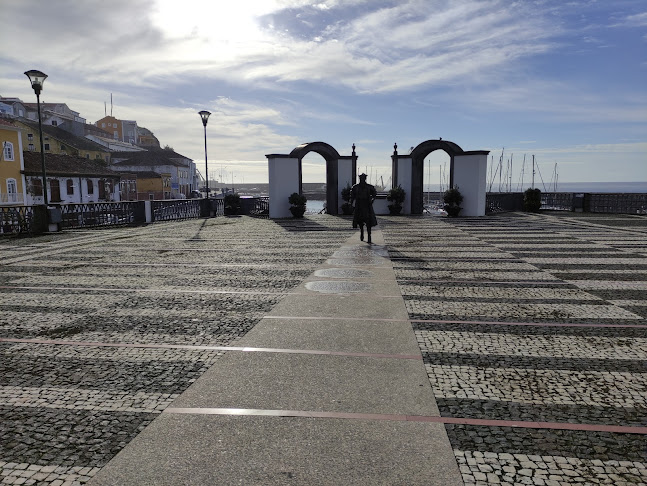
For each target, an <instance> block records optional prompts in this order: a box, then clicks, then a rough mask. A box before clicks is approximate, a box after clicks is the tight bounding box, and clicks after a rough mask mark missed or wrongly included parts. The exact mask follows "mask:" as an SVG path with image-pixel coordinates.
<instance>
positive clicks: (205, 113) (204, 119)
mask: <svg viewBox="0 0 647 486" xmlns="http://www.w3.org/2000/svg"><path fill="white" fill-rule="evenodd" d="M198 115H200V118H202V124H203V125H204V126H205V127H206V126H207V121H208V120H209V115H211V113H209V112H208V111H206V110H202V111H201V112H199V113H198Z"/></svg>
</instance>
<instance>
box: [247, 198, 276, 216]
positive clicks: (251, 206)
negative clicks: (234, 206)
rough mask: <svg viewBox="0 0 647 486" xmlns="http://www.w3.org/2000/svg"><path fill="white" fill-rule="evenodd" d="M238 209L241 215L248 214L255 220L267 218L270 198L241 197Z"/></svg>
mask: <svg viewBox="0 0 647 486" xmlns="http://www.w3.org/2000/svg"><path fill="white" fill-rule="evenodd" d="M240 209H241V213H242V214H248V215H249V216H254V217H257V218H263V217H266V218H269V215H270V198H269V197H267V196H260V197H249V198H246V197H243V198H241V199H240Z"/></svg>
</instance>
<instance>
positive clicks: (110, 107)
mask: <svg viewBox="0 0 647 486" xmlns="http://www.w3.org/2000/svg"><path fill="white" fill-rule="evenodd" d="M110 116H112V93H110Z"/></svg>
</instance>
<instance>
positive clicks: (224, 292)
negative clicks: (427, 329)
mask: <svg viewBox="0 0 647 486" xmlns="http://www.w3.org/2000/svg"><path fill="white" fill-rule="evenodd" d="M0 289H4V290H66V291H76V292H143V293H145V292H149V293H152V292H164V293H176V294H217V295H232V294H234V295H241V294H242V295H279V296H284V295H288V294H290V295H313V292H317V291H308V292H292V291H291V290H290V289H286V290H283V291H280V292H260V291H256V290H255V291H250V290H200V289H199V290H184V289H135V288H132V289H117V288H105V287H47V286H10V285H0ZM354 293H357V294H361V295H362V296H363V297H364V298H366V297H367V295H366V293H361V292H318V293H317V294H316V295H321V296H322V297H327V296H333V297H337V296H339V295H342V294H343V295H348V294H354ZM370 297H373V296H370ZM374 298H378V299H401V298H402V296H401V295H376V296H374Z"/></svg>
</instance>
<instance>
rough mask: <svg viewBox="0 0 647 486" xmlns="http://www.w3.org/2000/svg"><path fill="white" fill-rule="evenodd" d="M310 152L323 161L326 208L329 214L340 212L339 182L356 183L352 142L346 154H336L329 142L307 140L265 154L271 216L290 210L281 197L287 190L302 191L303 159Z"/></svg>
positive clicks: (279, 215)
mask: <svg viewBox="0 0 647 486" xmlns="http://www.w3.org/2000/svg"><path fill="white" fill-rule="evenodd" d="M310 152H315V153H317V154H319V155H321V156H322V157H323V158H324V159H325V161H326V208H327V212H328V214H339V204H340V192H341V189H342V188H343V187H340V185H343V186H345V185H346V183H350V184H351V185H352V184H354V183H355V172H356V167H357V155H356V153H355V145H354V144H353V152H352V154H351V155H349V156H345V155H339V152H337V150H336V149H335V148H334V147H333V146H332V145H329V144H327V143H325V142H309V143H303V144H301V145H299V146H297V147H295V148H294V149H293V150H292V151H291V152H290V153H289V154H287V155H281V154H270V155H266V157H267V158H268V164H269V172H270V174H269V179H270V217H287V215H288V214H289V211H288V209H289V205H287V206H286V204H287V203H284V202H283V201H282V199H283V198H284V197H285V194H286V193H287V194H288V195H289V194H291V193H292V192H299V193H301V192H302V179H303V177H302V176H303V172H302V160H303V158H304V157H305V156H306V155H307V154H309V153H310ZM294 171H296V174H297V176H296V178H295V177H294ZM273 197H274V202H273V200H272V199H273ZM286 201H287V199H286ZM286 211H287V213H286Z"/></svg>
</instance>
